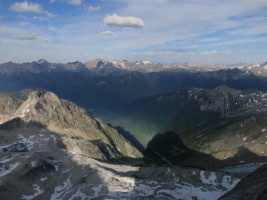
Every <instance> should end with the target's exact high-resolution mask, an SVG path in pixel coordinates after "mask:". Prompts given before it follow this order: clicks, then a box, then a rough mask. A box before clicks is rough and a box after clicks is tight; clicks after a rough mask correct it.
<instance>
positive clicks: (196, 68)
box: [0, 59, 267, 76]
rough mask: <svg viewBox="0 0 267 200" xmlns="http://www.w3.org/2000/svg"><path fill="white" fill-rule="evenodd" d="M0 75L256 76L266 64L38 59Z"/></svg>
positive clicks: (3, 68)
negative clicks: (168, 73) (225, 72)
mask: <svg viewBox="0 0 267 200" xmlns="http://www.w3.org/2000/svg"><path fill="white" fill-rule="evenodd" d="M0 69H1V70H0V73H6V74H8V73H23V72H32V73H41V72H50V71H73V72H74V71H75V72H81V71H97V70H103V69H106V70H109V71H110V72H112V70H114V71H116V70H127V71H139V72H144V73H149V72H160V71H169V70H170V71H177V70H178V71H190V72H210V71H218V70H226V69H240V70H244V71H248V72H252V73H254V74H256V75H261V76H266V75H267V63H263V64H261V65H260V64H252V65H233V66H226V65H216V64H208V63H193V64H161V63H156V62H151V61H147V60H144V61H135V62H130V61H127V60H123V61H112V62H110V61H107V60H104V59H94V60H91V61H88V62H85V63H82V62H79V61H76V62H70V63H67V64H61V63H50V62H48V61H46V60H44V59H40V60H38V61H34V62H28V63H21V64H20V63H13V62H8V63H4V64H1V65H0Z"/></svg>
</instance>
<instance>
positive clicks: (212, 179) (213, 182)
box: [200, 171, 217, 186]
mask: <svg viewBox="0 0 267 200" xmlns="http://www.w3.org/2000/svg"><path fill="white" fill-rule="evenodd" d="M200 179H201V181H202V183H206V184H209V185H214V186H216V185H217V183H216V182H217V176H216V174H215V173H214V172H211V173H210V175H209V177H208V178H206V176H205V172H204V171H201V172H200Z"/></svg>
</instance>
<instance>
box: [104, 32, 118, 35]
mask: <svg viewBox="0 0 267 200" xmlns="http://www.w3.org/2000/svg"><path fill="white" fill-rule="evenodd" d="M101 34H102V35H114V34H115V33H114V32H112V31H103V32H101Z"/></svg>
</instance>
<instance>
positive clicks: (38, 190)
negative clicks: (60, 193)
mask: <svg viewBox="0 0 267 200" xmlns="http://www.w3.org/2000/svg"><path fill="white" fill-rule="evenodd" d="M33 186H34V187H33V189H34V191H35V193H34V194H33V195H22V196H21V198H20V199H23V200H31V199H34V198H35V197H37V196H39V195H40V194H42V193H43V192H44V190H42V189H41V188H40V187H39V186H38V185H36V184H34V185H33Z"/></svg>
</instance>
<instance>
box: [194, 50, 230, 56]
mask: <svg viewBox="0 0 267 200" xmlns="http://www.w3.org/2000/svg"><path fill="white" fill-rule="evenodd" d="M230 54H231V52H230V51H216V50H213V51H204V52H200V53H199V55H204V56H209V55H230Z"/></svg>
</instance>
